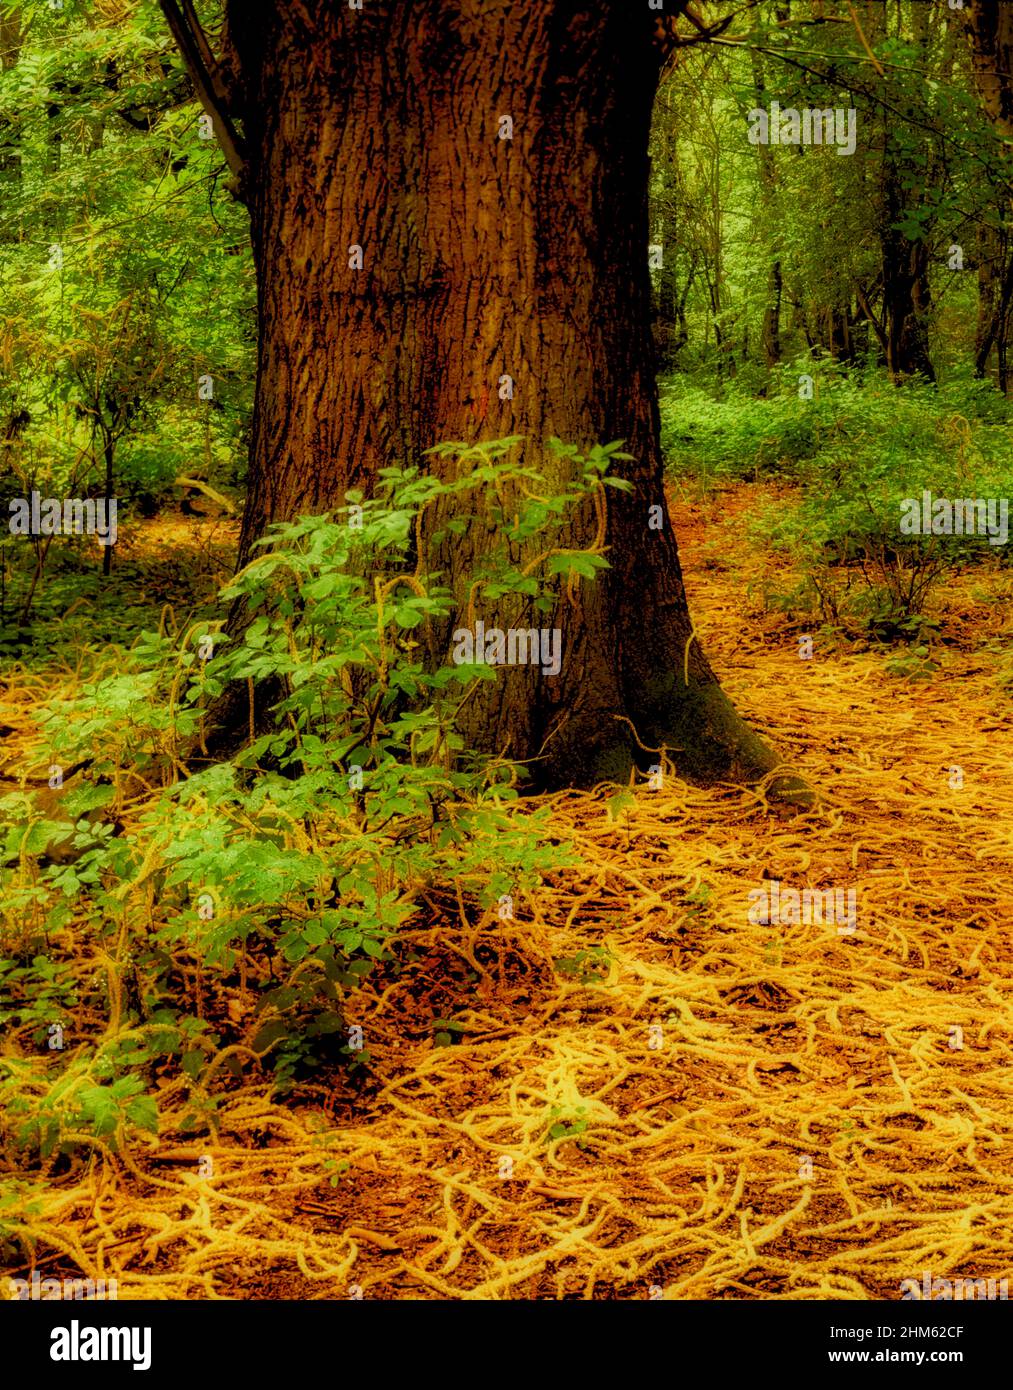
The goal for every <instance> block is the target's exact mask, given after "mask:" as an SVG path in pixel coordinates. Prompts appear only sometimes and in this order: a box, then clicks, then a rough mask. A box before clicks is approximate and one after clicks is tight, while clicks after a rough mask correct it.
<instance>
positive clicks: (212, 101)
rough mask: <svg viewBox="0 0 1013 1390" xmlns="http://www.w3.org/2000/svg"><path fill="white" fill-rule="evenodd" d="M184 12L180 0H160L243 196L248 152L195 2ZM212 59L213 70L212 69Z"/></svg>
mask: <svg viewBox="0 0 1013 1390" xmlns="http://www.w3.org/2000/svg"><path fill="white" fill-rule="evenodd" d="M182 3H183V6H184V10H185V13H184V11H181V10H180V9H179V8H178V7H177V5H176V0H158V4H159V8H160V9H161V11H162V13H163V14H164V15H165V18H166V22H167V23H168V25H169V29H170V31H171V33H172V37H173V39H174V40H175V41H176V47H177V48H178V49H179V51H180V53H181V54H182V57H183V62H184V63H185V64H186V69H187V72H188V73H189V74H190V78H191V80H192V82H193V85H194V89H195V91H196V93H197V96H198V97H199V98H200V103H201V105H202V106H203V107H204V110H205V111H206V112H207V114H208V115H209V116H210V117H211V123H212V126H213V127H214V132H215V135H216V136H217V137H218V143H219V145H220V146H221V148H222V153H223V154H224V156H225V162H226V163H227V164H228V166H229V169H230V170H231V172H232V176H233V178H234V180H235V191H236V193H237V195H238V196H240V197H241V196H242V185H243V175H244V173H245V170H246V148H245V144H244V142H243V139H242V136H241V135H240V134H239V132H238V131H237V130H236V127H235V125H234V124H233V121H232V118H231V116H230V115H229V112H228V100H227V96H226V93H225V89H224V87H223V85H222V81H221V77H220V75H219V72H218V64H217V63H216V62H215V59H214V55H213V54H212V52H211V46H210V44H209V43H208V41H207V36H206V35H205V33H204V31H203V29H202V28H201V27H200V23H199V22H198V20H197V16H196V12H195V11H194V8H193V4H192V3H191V0H182ZM208 59H210V62H211V66H210V67H209V66H208V61H207V60H208Z"/></svg>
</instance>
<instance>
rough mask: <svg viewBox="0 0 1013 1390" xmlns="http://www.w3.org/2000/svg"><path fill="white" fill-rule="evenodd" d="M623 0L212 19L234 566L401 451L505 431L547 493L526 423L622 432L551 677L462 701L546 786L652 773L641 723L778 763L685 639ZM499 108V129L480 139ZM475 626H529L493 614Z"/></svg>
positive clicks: (681, 753) (263, 7) (481, 735)
mask: <svg viewBox="0 0 1013 1390" xmlns="http://www.w3.org/2000/svg"><path fill="white" fill-rule="evenodd" d="M640 8H642V11H643V13H642V14H641V13H639V11H638V14H637V15H635V16H634V15H632V14H629V13H627V12H626V10H625V7H622V6H613V5H601V4H598V3H587V4H574V3H572V2H571V3H563V2H562V0H513V3H511V4H509V5H501V6H490V5H488V4H487V3H485V0H416V3H413V4H410V5H407V4H404V3H401V0H396V2H395V0H368V3H366V5H365V6H364V8H363V9H362V10H361V11H360V10H352V9H349V8H348V7H347V6H345V5H337V4H334V5H319V6H313V7H307V6H305V5H303V4H301V3H298V0H277V2H276V3H265V2H264V0H257V3H254V4H251V3H250V0H241V2H240V0H233V2H232V4H231V8H230V26H229V28H230V33H231V35H232V43H233V45H234V48H235V54H234V59H233V61H234V63H235V65H236V66H237V68H238V72H239V75H240V93H241V95H240V101H241V104H242V115H243V119H244V122H245V139H246V145H247V150H248V160H249V167H248V175H247V197H248V202H249V206H250V213H251V218H252V231H253V247H254V256H255V260H256V269H257V276H258V284H259V289H260V347H259V371H258V384H257V398H256V407H255V419H254V429H253V436H254V437H253V449H252V471H251V478H250V493H249V501H248V505H247V509H246V514H245V518H244V525H243V532H242V540H241V551H242V558H246V557H247V556H248V554H249V551H250V546H251V544H252V542H253V541H254V540H255V539H256V538H257V537H258V536H260V535H261V533H262V532H263V530H264V527H265V526H266V525H267V523H269V522H270V521H272V520H277V519H283V518H289V517H292V516H294V515H296V514H299V513H312V512H319V511H321V510H326V509H328V508H331V507H334V506H336V505H341V504H342V503H343V499H344V495H345V492H346V489H348V488H350V487H362V488H364V489H365V490H367V491H369V490H370V488H371V483H372V480H373V479H374V477H375V475H376V471H377V469H378V468H380V467H383V466H385V465H389V464H392V463H405V464H407V463H419V462H421V461H422V459H421V455H422V451H423V450H425V449H426V448H427V447H428V446H430V445H432V444H435V443H438V442H440V441H443V440H468V441H475V440H477V439H480V438H485V439H495V438H500V437H503V436H506V435H511V434H518V435H523V436H525V437H526V439H527V441H528V443H527V444H526V445H525V448H526V451H527V456H528V460H529V461H533V462H535V463H537V464H538V466H539V467H542V468H543V469H545V470H546V472H547V474H548V476H549V478H550V480H551V482H552V484H554V485H555V486H556V487H557V488H558V489H560V490H561V489H562V488H563V486H564V484H565V481H566V478H565V475H564V471H563V469H562V467H561V465H559V464H558V463H554V462H553V461H551V460H550V459H549V458H548V457H547V456H546V454H545V453H544V451H543V449H542V447H541V441H543V440H544V439H545V438H546V437H548V436H551V435H556V436H559V437H560V438H561V439H562V440H564V441H565V442H567V443H573V444H577V445H580V446H583V447H584V448H587V447H588V446H590V445H592V444H595V443H604V442H606V441H608V440H613V439H623V440H625V447H626V450H627V451H628V452H629V453H630V454H632V455H633V456H634V458H635V460H636V461H635V462H634V463H630V464H624V465H622V468H621V470H620V471H621V472H622V473H623V474H624V475H625V476H626V477H628V478H629V479H630V480H631V481H632V483H633V484H634V490H633V492H632V493H630V494H620V493H618V492H615V491H611V490H610V491H609V496H608V504H609V510H608V528H607V545H608V551H607V556H608V559H609V561H610V564H611V569H610V570H609V571H607V572H603V577H602V578H600V579H599V580H598V581H597V582H595V583H593V584H589V583H582V585H581V589H580V593H579V602H578V603H577V604H576V605H575V606H571V605H570V604H568V603H567V602H566V601H565V599H563V598H561V599H560V602H559V607H558V610H557V612H556V614H555V615H554V616H553V617H552V618H548V617H544V618H542V619H541V620H533V621H531V623H530V625H532V626H545V625H551V626H558V627H560V628H561V629H562V633H563V644H564V659H563V668H562V671H561V673H560V674H559V676H558V677H556V678H554V679H552V678H546V677H544V676H543V675H542V674H541V672H540V671H539V670H538V669H537V668H531V667H517V668H503V669H501V671H500V673H499V674H500V679H499V680H498V681H497V682H496V683H495V684H492V683H482V684H481V685H480V687H479V689H478V691H477V692H476V696H475V698H473V699H472V700H470V701H469V702H468V703H467V704H466V707H465V709H466V714H465V718H466V727H465V733H466V734H467V735H468V736H469V737H470V738H471V739H472V740H473V742H474V743H475V744H476V745H477V746H479V747H481V748H484V749H488V750H490V751H495V752H506V753H507V754H508V755H509V756H511V757H514V758H521V759H529V758H534V759H539V761H538V763H537V764H536V768H535V771H536V773H537V774H538V776H539V780H540V781H542V782H544V783H548V784H569V785H577V784H588V783H592V782H594V781H596V780H598V779H601V778H606V777H617V776H623V775H624V774H625V773H626V771H627V770H628V768H629V766H630V762H631V756H632V757H635V758H637V759H638V760H639V761H641V762H643V761H645V760H646V761H647V762H650V761H656V757H655V755H651V754H647V755H645V754H643V753H641V752H640V751H639V750H638V748H637V739H639V741H640V743H642V744H643V745H645V746H646V747H648V748H658V747H660V746H661V745H662V744H664V745H665V746H666V747H667V748H668V750H669V751H670V753H671V755H672V757H673V759H674V761H675V763H676V765H677V766H678V767H679V769H680V770H681V771H683V772H685V773H686V774H687V775H690V776H693V777H696V778H699V779H703V780H710V779H716V778H725V777H727V778H734V779H750V778H755V777H757V776H758V775H760V774H762V773H763V772H765V771H767V770H769V769H770V768H771V767H773V766H774V765H775V764H776V761H777V760H776V759H775V757H774V755H772V754H771V753H770V751H769V750H768V749H767V748H766V747H765V746H764V745H763V744H762V743H761V742H760V740H759V739H758V738H757V737H756V736H755V735H754V734H753V733H752V732H751V731H750V730H749V729H748V728H747V727H746V725H745V724H744V723H743V721H742V720H741V719H740V718H739V716H738V715H737V714H736V713H735V711H734V709H733V708H732V706H731V705H730V703H729V702H728V700H727V698H726V697H725V696H724V694H723V693H722V691H721V690H720V687H719V686H718V684H717V682H716V680H715V677H714V675H713V672H712V671H711V668H710V666H709V665H708V663H707V661H706V659H705V657H704V655H703V653H702V652H701V649H700V645H699V643H698V642H697V641H695V640H693V634H692V623H691V620H690V616H689V613H688V611H687V606H686V596H685V592H684V589H683V582H682V576H681V573H680V569H679V560H678V556H677V553H676V543H675V537H674V535H673V532H672V527H671V523H670V521H669V519H668V512H667V507H666V506H665V499H664V493H663V478H662V464H661V456H660V450H659V420H658V402H657V394H656V389H655V382H654V362H653V352H652V345H651V338H650V282H649V273H648V265H647V244H648V222H647V188H648V162H647V147H648V132H649V125H650V118H651V105H652V98H653V95H654V89H655V84H656V79H657V72H658V59H657V57H656V55H655V53H654V51H653V49H652V45H651V41H650V32H651V26H652V23H653V19H652V16H651V12H650V11H649V10H648V7H647V6H646V5H645V6H643V7H640ZM505 117H509V118H510V119H511V120H512V122H513V138H512V139H501V138H500V136H501V133H502V132H503V130H504V129H505V127H504V124H503V118H505ZM355 246H361V248H362V257H363V268H362V269H361V270H357V269H354V268H350V266H351V265H354V254H355V253H354V252H353V251H350V248H352V247H355ZM507 375H508V376H510V377H511V378H512V379H513V398H512V399H505V400H503V399H500V391H499V385H500V382H501V378H503V377H504V376H507ZM432 466H433V467H434V468H436V467H439V468H441V469H445V468H448V467H449V468H453V467H455V466H456V465H455V464H449V465H448V464H445V463H441V464H439V465H437V464H433V465H432ZM652 507H661V508H662V515H663V517H664V524H663V527H662V529H661V530H652V529H649V524H648V522H649V516H650V509H651V508H652ZM438 522H439V518H438V517H435V516H434V517H431V518H430V524H429V528H428V532H427V535H426V537H424V538H423V539H424V545H425V547H426V551H427V553H426V555H425V562H426V565H427V566H428V567H429V568H430V569H434V570H435V569H439V570H440V571H442V573H443V576H444V578H445V579H446V580H448V581H449V582H450V584H451V585H452V587H453V589H454V591H455V594H456V596H457V600H458V614H457V617H456V618H455V619H454V621H452V622H450V623H448V624H447V625H446V628H445V629H444V630H443V631H441V632H440V633H439V634H438V639H437V642H436V648H437V649H436V650H434V651H433V652H432V658H433V660H439V661H442V660H445V659H446V657H447V653H448V651H449V649H450V632H451V629H452V628H454V627H456V626H459V625H464V617H463V615H464V612H465V609H466V598H467V586H468V583H469V578H470V574H471V571H472V568H473V565H474V562H475V561H476V559H477V558H478V557H480V556H481V555H482V553H483V550H484V549H486V547H487V545H488V542H489V539H490V531H489V529H488V528H486V527H484V526H482V525H479V524H476V526H475V527H474V529H473V530H472V532H471V533H470V534H469V535H467V536H465V537H463V538H461V539H459V540H456V541H455V542H454V544H453V546H452V548H451V547H440V546H436V545H433V544H432V543H431V541H430V540H429V539H428V537H429V535H431V534H432V530H433V528H434V526H436V525H437V524H438ZM595 528H596V521H595V516H594V511H593V508H591V507H590V506H588V507H587V508H586V509H585V510H584V511H583V512H582V513H581V514H580V515H579V516H578V517H576V518H575V519H574V521H573V524H572V526H571V527H570V530H569V534H568V535H567V536H566V538H565V540H564V541H563V542H561V543H562V544H566V545H570V546H586V545H589V544H590V543H591V541H592V538H593V536H594V533H595ZM523 558H525V559H526V558H528V557H527V556H525V557H523ZM476 617H478V618H482V619H483V620H484V621H485V623H486V625H487V627H488V626H490V625H492V624H495V625H498V626H500V627H503V628H506V627H509V626H515V625H516V626H520V625H528V624H527V623H526V622H525V615H524V614H523V613H522V611H521V610H520V609H518V608H511V607H509V606H508V605H504V606H502V607H499V608H496V609H490V608H489V607H486V608H485V609H479V611H478V612H477V613H476ZM687 676H688V681H687V679H686V677H687ZM631 726H632V727H631ZM634 730H635V733H636V738H635V737H634V732H633V731H634Z"/></svg>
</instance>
